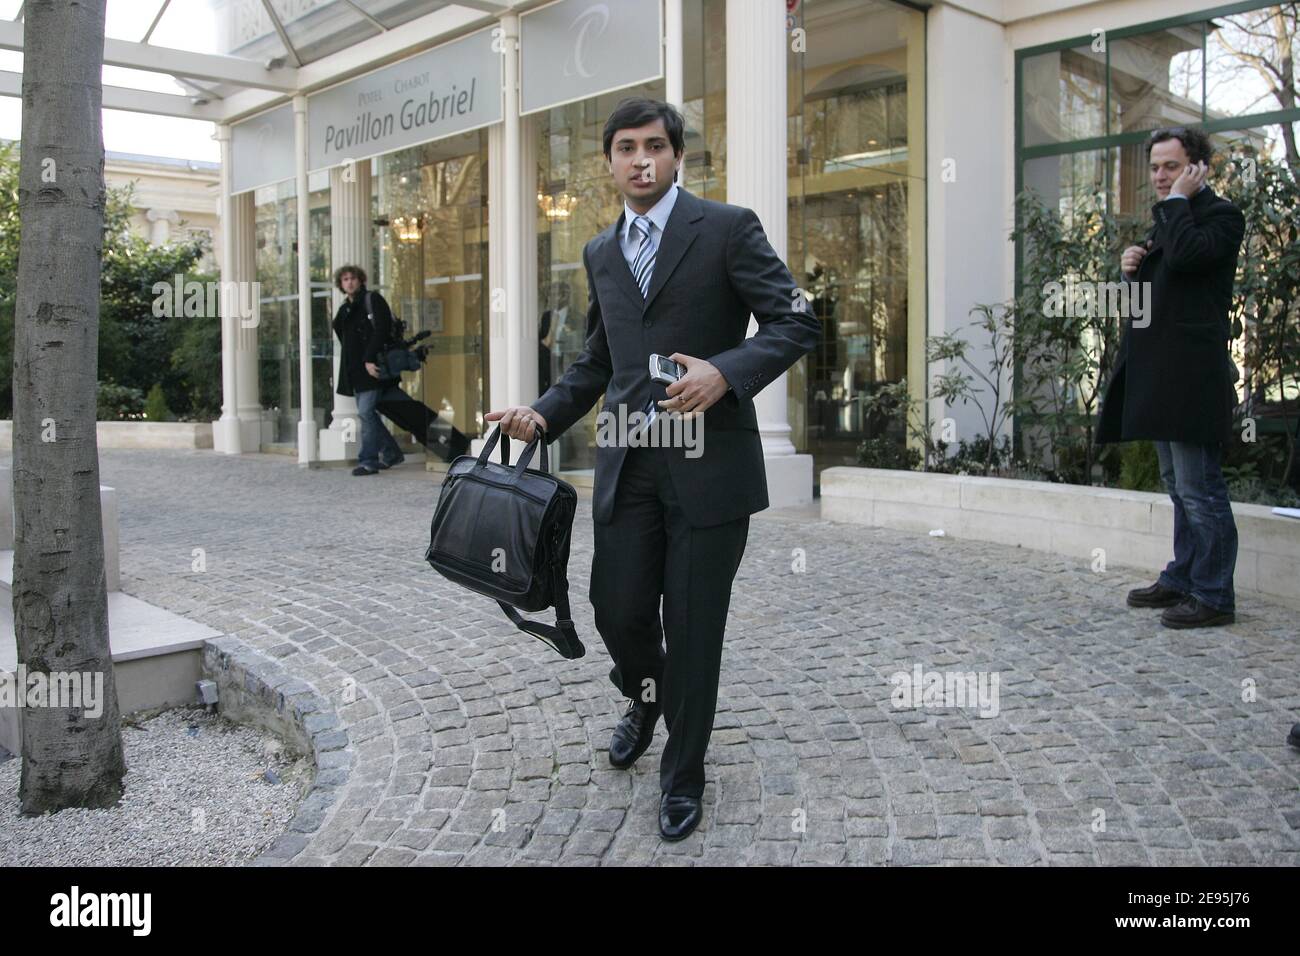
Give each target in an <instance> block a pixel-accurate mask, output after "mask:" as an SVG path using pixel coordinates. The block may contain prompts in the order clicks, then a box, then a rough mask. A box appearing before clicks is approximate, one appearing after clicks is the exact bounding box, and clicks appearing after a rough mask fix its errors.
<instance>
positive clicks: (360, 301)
mask: <svg viewBox="0 0 1300 956" xmlns="http://www.w3.org/2000/svg"><path fill="white" fill-rule="evenodd" d="M366 291H367V290H366V287H365V286H362V287H361V288H360V289H358V290H357V295H356V298H355V299H347V298H344V300H343V304H342V305H341V306H339V310H338V313H337V314H336V315H335V316H334V334H335V335H337V336H338V337H339V343H340V344H341V345H342V346H343V354H342V355H341V356H340V359H339V381H338V384H337V385H336V386H335V388H334V391H336V392H338V393H339V394H340V395H355V394H356V393H357V392H369V391H373V390H374V389H377V388H379V387H380V382H379V379H377V378H374V377H372V376H371V374H370V373H369V372H367V371H366V363H367V362H374V361H375V360H376V359H377V358H378V356H379V353H380V352H381V351H382V350H383V348H384V346H385V345H387V344H388V339H389V336H390V331H391V329H392V322H393V313H392V312H391V311H390V310H389V308H388V303H387V302H386V301H385V300H384V297H383V296H382V295H380V294H379V293H378V292H371V293H370V307H371V308H372V309H373V310H374V316H375V321H374V324H373V325H372V324H371V322H370V319H369V317H368V316H367V315H366Z"/></svg>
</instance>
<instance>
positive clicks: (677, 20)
mask: <svg viewBox="0 0 1300 956" xmlns="http://www.w3.org/2000/svg"><path fill="white" fill-rule="evenodd" d="M683 60H684V58H683V53H682V0H664V99H665V101H666V102H668V103H671V104H672V105H673V106H675V107H677V109H678V111H681V110H682V109H683V108H684V103H685V96H686V93H685V82H684V80H683V78H682V77H683V72H682V63H683Z"/></svg>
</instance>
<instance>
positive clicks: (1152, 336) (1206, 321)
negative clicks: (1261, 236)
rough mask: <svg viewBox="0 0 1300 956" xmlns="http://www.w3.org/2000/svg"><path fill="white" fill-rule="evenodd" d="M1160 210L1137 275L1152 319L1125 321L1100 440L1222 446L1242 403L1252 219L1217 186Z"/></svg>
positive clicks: (1162, 204)
mask: <svg viewBox="0 0 1300 956" xmlns="http://www.w3.org/2000/svg"><path fill="white" fill-rule="evenodd" d="M1152 213H1153V214H1154V217H1155V225H1154V227H1153V228H1152V230H1151V232H1150V233H1149V234H1148V237H1147V238H1149V239H1151V240H1152V241H1153V245H1152V247H1151V249H1150V251H1149V252H1148V253H1147V255H1146V256H1145V258H1143V260H1142V264H1141V265H1140V266H1139V267H1138V271H1137V274H1136V275H1135V276H1134V277H1133V281H1135V282H1150V283H1151V287H1150V291H1151V311H1150V313H1149V315H1150V319H1151V324H1150V326H1148V327H1147V328H1136V329H1135V328H1132V325H1131V323H1130V322H1127V321H1126V323H1125V326H1124V331H1123V333H1122V338H1121V341H1120V351H1119V358H1118V360H1117V361H1116V363H1115V370H1114V372H1113V373H1112V374H1111V378H1110V381H1109V383H1108V384H1107V386H1106V392H1105V395H1104V397H1103V399H1102V404H1101V412H1100V416H1099V422H1098V425H1097V442H1098V443H1102V442H1121V441H1133V440H1135V439H1150V440H1152V441H1178V442H1193V443H1197V444H1204V445H1209V444H1214V443H1215V442H1222V441H1225V440H1226V439H1227V438H1228V435H1229V432H1230V430H1231V426H1232V408H1233V405H1234V404H1236V393H1235V392H1234V391H1233V388H1232V373H1231V369H1230V367H1229V364H1228V363H1229V358H1228V339H1229V338H1230V336H1231V330H1230V326H1229V322H1228V311H1229V308H1230V306H1231V303H1232V283H1233V277H1234V276H1235V274H1236V271H1237V253H1238V251H1239V250H1240V248H1241V241H1242V236H1243V235H1244V234H1245V230H1246V220H1245V217H1244V216H1242V214H1241V210H1240V209H1238V208H1237V207H1236V206H1234V205H1233V204H1232V203H1230V202H1228V201H1227V200H1226V199H1223V198H1221V197H1219V196H1217V195H1215V193H1214V191H1213V190H1212V189H1210V188H1209V187H1208V186H1207V187H1206V188H1205V189H1203V190H1201V191H1200V192H1199V193H1197V194H1196V195H1195V196H1193V197H1192V198H1191V199H1166V200H1164V201H1162V202H1158V203H1156V204H1155V206H1153V207H1152Z"/></svg>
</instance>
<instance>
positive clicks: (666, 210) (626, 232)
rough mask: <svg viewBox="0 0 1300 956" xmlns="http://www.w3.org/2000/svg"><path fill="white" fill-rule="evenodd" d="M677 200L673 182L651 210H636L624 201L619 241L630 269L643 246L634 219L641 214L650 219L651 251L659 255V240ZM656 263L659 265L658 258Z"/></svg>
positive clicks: (675, 185)
mask: <svg viewBox="0 0 1300 956" xmlns="http://www.w3.org/2000/svg"><path fill="white" fill-rule="evenodd" d="M676 202H677V184H676V183H673V184H672V186H671V187H670V188H669V190H668V192H666V193H664V194H663V195H662V196H660V197H659V201H658V202H657V203H655V204H654V205H653V206H651V207H650V211H649V212H646V213H638V212H634V211H633V210H632V207H631V206H629V205H628V204H627V201H626V200H624V201H623V231H622V232H621V233H619V237H618V242H619V245H620V246H621V247H622V249H623V258H624V259H626V260H627V265H628V268H629V269H630V268H631V267H632V263H633V262H635V261H636V253H637V250H638V249H640V248H641V232H640V230H637V229H633V228H632V220H633V219H635V218H636V217H637V216H640V215H644V216H645V217H646V218H647V219H649V220H650V251H651V252H652V253H654V254H655V256H658V254H659V242H660V240H662V239H663V236H664V229H666V228H667V226H668V217H669V216H670V215H671V214H672V211H673V205H674V204H675V203H676ZM655 264H656V265H658V259H657V258H656V260H655ZM652 275H653V274H652ZM652 281H653V280H652Z"/></svg>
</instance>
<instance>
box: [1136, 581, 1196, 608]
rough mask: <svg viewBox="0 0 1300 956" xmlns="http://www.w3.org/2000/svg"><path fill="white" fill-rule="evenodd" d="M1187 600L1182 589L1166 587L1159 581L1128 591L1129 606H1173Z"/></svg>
mask: <svg viewBox="0 0 1300 956" xmlns="http://www.w3.org/2000/svg"><path fill="white" fill-rule="evenodd" d="M1186 600H1187V595H1186V594H1184V593H1183V592H1182V591H1175V590H1174V589H1173V588H1167V587H1165V586H1164V585H1163V584H1161V583H1160V582H1159V581H1157V582H1156V583H1155V584H1153V585H1151V587H1149V588H1134V589H1133V590H1132V591H1129V592H1128V606H1129V607H1174V606H1176V605H1179V604H1182V603H1183V602H1184V601H1186Z"/></svg>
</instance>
